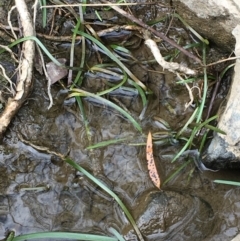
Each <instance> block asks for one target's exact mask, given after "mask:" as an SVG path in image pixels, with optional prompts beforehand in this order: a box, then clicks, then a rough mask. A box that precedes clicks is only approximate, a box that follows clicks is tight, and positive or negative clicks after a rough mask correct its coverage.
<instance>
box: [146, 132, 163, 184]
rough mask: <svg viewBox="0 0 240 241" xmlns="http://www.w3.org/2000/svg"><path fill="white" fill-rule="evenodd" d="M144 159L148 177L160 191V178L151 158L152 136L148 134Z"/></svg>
mask: <svg viewBox="0 0 240 241" xmlns="http://www.w3.org/2000/svg"><path fill="white" fill-rule="evenodd" d="M146 157H147V162H148V171H149V176H150V178H151V179H152V181H153V183H154V185H155V186H156V187H157V188H159V189H160V184H161V182H160V178H159V175H158V172H157V168H156V164H155V161H154V158H153V146H152V134H151V132H149V133H148V138H147V147H146Z"/></svg>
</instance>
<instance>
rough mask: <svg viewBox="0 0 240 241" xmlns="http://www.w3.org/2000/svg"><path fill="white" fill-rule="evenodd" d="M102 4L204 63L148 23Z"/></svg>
mask: <svg viewBox="0 0 240 241" xmlns="http://www.w3.org/2000/svg"><path fill="white" fill-rule="evenodd" d="M100 1H101V2H102V3H107V4H109V6H110V7H111V8H112V9H114V10H115V11H117V12H118V13H120V14H121V15H122V16H124V17H126V18H128V19H130V20H131V21H132V22H134V23H137V24H138V25H140V26H142V27H143V28H145V29H146V30H148V31H150V32H152V33H153V34H154V35H156V36H157V37H159V38H161V39H162V40H164V41H166V42H168V43H169V44H170V45H172V46H173V47H175V48H177V49H179V50H180V51H181V52H182V53H184V54H185V55H187V56H188V57H189V58H191V59H194V60H195V61H196V62H198V63H202V61H201V60H200V59H199V58H198V57H196V56H195V55H193V54H192V53H190V52H188V51H187V50H186V49H184V48H183V47H181V46H180V45H178V44H177V43H175V42H174V41H173V40H171V39H169V38H168V37H167V36H166V35H164V34H162V33H160V32H158V31H156V30H155V29H153V28H152V27H150V26H148V25H147V24H146V23H144V22H142V21H141V20H139V19H137V18H136V17H134V16H133V15H131V14H129V13H127V12H125V11H124V10H122V9H121V8H119V7H118V6H115V5H112V3H110V2H108V1H106V0H100Z"/></svg>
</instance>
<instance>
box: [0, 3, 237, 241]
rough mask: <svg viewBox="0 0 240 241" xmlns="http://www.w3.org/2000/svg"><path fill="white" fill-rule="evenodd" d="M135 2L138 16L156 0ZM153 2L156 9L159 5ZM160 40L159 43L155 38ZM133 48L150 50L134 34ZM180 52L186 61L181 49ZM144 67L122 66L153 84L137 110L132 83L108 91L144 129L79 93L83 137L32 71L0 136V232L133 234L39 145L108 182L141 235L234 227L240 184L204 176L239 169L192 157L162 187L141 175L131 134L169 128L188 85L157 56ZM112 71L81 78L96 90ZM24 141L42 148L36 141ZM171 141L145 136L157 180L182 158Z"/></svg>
mask: <svg viewBox="0 0 240 241" xmlns="http://www.w3.org/2000/svg"><path fill="white" fill-rule="evenodd" d="M146 8H147V9H146ZM135 10H136V12H137V13H138V14H139V16H141V13H142V14H143V13H145V12H146V10H147V14H146V15H143V16H144V17H145V18H146V19H144V20H145V21H147V20H151V18H152V17H153V16H154V17H156V16H155V15H156V9H154V8H152V7H146V6H145V7H144V8H139V9H138V8H136V9H135ZM162 10H163V11H162V14H165V11H167V9H165V8H163V9H162ZM154 14H155V15H154ZM160 15H161V14H159V16H158V17H161V16H160ZM162 27H163V24H158V25H157V28H159V29H161V28H162ZM176 33H178V34H179V33H181V36H183V37H184V38H186V39H187V37H189V36H188V34H187V32H186V31H185V30H184V29H182V28H181V29H180V28H177V27H172V28H171V29H170V36H175V37H176V36H177V35H176ZM187 41H188V40H186V42H187ZM161 48H162V49H164V48H165V47H164V46H162V45H161ZM132 52H133V54H134V56H135V57H136V58H137V59H148V58H149V57H151V54H150V52H149V50H147V49H146V47H145V46H144V45H143V44H142V45H141V47H140V48H139V49H138V50H133V51H132ZM92 58H93V59H91V58H90V59H89V63H88V64H92V63H93V62H94V61H96V59H95V56H93V57H92ZM179 59H180V60H181V61H183V62H184V63H188V62H189V61H187V60H186V58H185V57H184V56H180V57H179ZM91 61H92V62H91ZM145 67H146V66H145ZM147 68H148V69H151V70H152V71H147V70H146V69H144V68H143V66H142V65H137V64H135V65H132V66H131V70H132V72H133V73H134V74H136V76H138V77H139V78H140V79H141V80H142V81H143V82H144V83H145V84H146V85H147V86H148V88H149V89H151V90H152V91H153V93H154V94H153V95H149V104H148V108H147V110H146V112H145V114H144V115H141V114H142V103H141V99H140V97H139V95H138V93H137V92H136V91H131V90H130V91H129V89H128V91H126V89H121V90H119V91H115V92H114V93H112V94H111V95H109V96H107V98H108V99H109V100H112V101H115V102H116V103H118V104H119V103H120V104H121V105H122V107H124V108H126V109H127V110H128V111H129V112H130V113H131V115H132V116H133V117H134V118H135V119H136V120H137V121H138V122H139V123H140V124H141V127H142V128H143V134H142V133H140V132H138V131H137V130H136V129H135V128H134V127H133V125H132V124H131V123H130V122H129V121H127V120H126V119H125V118H124V117H123V116H122V115H121V114H120V113H118V112H117V111H116V110H113V109H111V108H110V107H108V106H106V105H104V104H102V103H99V102H98V101H96V100H94V99H93V98H85V99H84V108H85V111H86V116H87V119H88V123H89V128H90V134H91V137H90V140H89V138H88V136H87V133H86V129H85V126H84V122H83V119H82V116H81V114H80V112H79V109H78V108H77V105H76V103H75V102H74V100H73V101H72V100H66V95H67V94H66V93H64V91H62V90H61V87H60V85H58V84H56V85H55V86H53V87H52V95H53V99H54V106H53V107H52V108H51V109H50V110H48V109H47V107H48V105H49V101H48V96H47V92H46V89H47V87H46V86H47V83H46V80H45V79H43V78H42V77H41V76H39V75H38V74H37V73H36V74H35V77H34V78H35V84H34V91H33V93H32V94H31V96H30V97H29V98H28V100H27V101H26V103H25V105H24V106H23V107H22V109H21V110H20V111H19V113H18V114H17V116H16V117H15V118H14V120H13V122H12V124H11V126H10V128H9V130H8V132H7V133H6V136H5V138H4V141H3V143H2V145H1V146H0V170H1V175H0V194H1V195H0V238H1V239H3V238H4V237H5V233H7V232H8V231H9V230H10V231H11V230H14V231H15V232H16V235H20V234H27V233H33V232H42V231H72V232H83V233H94V234H105V235H111V234H110V232H109V230H108V229H109V228H110V227H113V228H115V229H116V230H118V231H119V232H120V233H121V234H122V235H124V237H125V238H126V240H137V236H136V234H135V233H134V231H133V229H132V226H131V225H130V224H129V222H128V220H127V218H126V217H125V215H124V213H123V212H122V210H121V209H120V207H119V206H118V204H117V203H116V202H115V201H113V200H112V198H111V197H110V196H109V195H108V194H107V193H105V192H104V191H102V190H101V189H100V188H99V187H97V186H96V185H95V184H93V183H92V182H91V181H89V180H88V179H87V178H86V177H85V176H84V175H82V174H81V173H79V172H76V171H75V170H74V169H73V168H72V167H71V166H69V165H68V164H67V163H65V162H63V161H62V160H60V159H59V158H57V157H56V156H55V155H50V154H48V153H47V152H46V151H45V150H46V149H44V148H48V149H49V150H51V151H53V152H57V153H61V154H62V155H68V156H69V157H70V158H72V159H73V160H74V161H76V162H77V163H78V164H80V165H81V166H83V167H84V168H85V169H87V170H88V171H89V172H90V173H92V174H93V175H94V176H96V177H97V178H98V179H100V180H101V181H102V182H103V183H104V184H105V185H107V186H108V187H109V188H110V189H111V190H112V191H114V192H115V193H116V194H117V195H118V196H119V197H120V198H121V200H122V201H123V202H124V203H125V204H126V206H127V207H128V208H129V210H130V212H131V213H132V214H133V216H134V218H135V219H136V221H137V224H138V227H139V228H140V230H141V232H142V233H143V235H144V237H145V240H160V239H161V240H192V239H193V238H194V240H195V241H196V240H199V241H202V240H206V241H208V240H224V241H225V240H231V239H232V238H233V237H234V236H235V235H236V234H237V233H238V228H237V227H238V226H239V220H240V203H239V200H238V199H239V188H236V187H232V186H223V185H219V184H214V183H213V180H214V179H226V180H233V181H239V177H238V170H235V171H232V170H230V171H229V170H228V171H219V172H216V173H214V172H204V173H201V172H200V171H199V170H198V169H197V168H196V167H195V164H194V163H193V162H191V163H190V164H189V165H187V166H186V167H185V168H183V169H182V171H181V172H179V173H178V174H177V175H176V176H175V177H174V178H173V179H172V180H171V181H170V182H168V183H167V184H166V185H164V186H162V190H158V189H156V188H155V186H154V185H153V183H152V181H151V180H150V178H149V175H148V170H147V163H146V160H145V146H144V145H136V144H138V143H145V142H146V134H147V133H148V131H151V132H153V133H155V132H158V131H162V124H161V123H160V122H159V121H157V118H156V117H160V118H162V119H163V120H165V121H167V122H168V123H169V125H170V127H171V130H172V131H177V130H178V129H179V128H180V127H182V126H183V125H184V124H185V123H186V121H187V120H188V118H189V116H190V115H191V114H192V112H193V111H194V108H191V107H190V108H189V109H187V110H185V103H186V102H188V101H189V96H188V92H187V91H186V89H185V87H184V86H181V85H177V84H176V77H175V76H174V75H173V74H171V73H166V72H165V73H164V74H163V73H160V72H162V69H161V68H160V67H159V66H158V65H156V64H155V65H152V66H147ZM153 71H155V72H153ZM114 81H116V79H110V78H109V77H106V76H103V75H100V74H98V73H87V74H85V77H84V85H83V88H85V89H87V90H89V91H91V92H98V91H102V90H104V89H106V88H108V82H111V83H113V82H114ZM195 94H196V93H195ZM196 95H197V94H196ZM221 98H223V97H222V96H221V97H219V99H221ZM140 116H141V120H140V118H139V117H140ZM120 138H127V141H125V142H122V143H120V144H115V145H110V146H107V147H103V148H99V149H93V150H86V148H87V147H88V146H89V145H90V144H96V143H98V142H101V141H107V140H111V139H120ZM33 145H36V146H41V147H42V148H43V147H44V148H43V149H42V151H40V150H37V149H36V148H34V147H33ZM180 148H181V145H180V144H177V143H168V144H167V145H160V144H159V145H154V158H155V161H156V165H157V168H158V171H159V174H160V177H161V181H162V183H163V182H164V181H165V180H166V179H167V178H168V177H169V176H170V175H171V174H172V173H174V172H175V171H176V170H177V169H178V168H179V167H180V166H181V165H182V164H184V163H185V162H186V161H187V160H186V159H183V158H179V159H178V160H177V161H176V162H174V163H171V160H172V158H173V157H174V156H175V154H176V153H177V152H178V151H179V149H180Z"/></svg>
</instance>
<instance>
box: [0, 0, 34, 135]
mask: <svg viewBox="0 0 240 241" xmlns="http://www.w3.org/2000/svg"><path fill="white" fill-rule="evenodd" d="M15 4H16V8H17V10H18V12H19V16H20V20H21V24H22V28H23V35H24V37H26V36H33V35H35V32H34V28H33V25H32V21H31V16H30V13H29V12H28V9H27V5H26V3H25V1H24V0H15ZM34 54H35V45H34V41H33V40H27V41H25V42H24V43H23V46H22V54H21V56H22V57H21V59H20V61H19V62H20V63H19V66H20V70H19V80H18V82H17V84H16V94H15V96H14V97H13V98H9V100H8V102H7V105H6V107H5V109H4V111H3V113H2V114H1V116H0V139H2V138H3V135H4V133H5V131H6V130H7V127H8V125H9V124H10V122H11V120H12V118H13V117H14V116H15V114H16V113H17V111H18V110H19V109H20V107H21V106H22V104H23V103H24V101H25V99H26V98H27V96H28V94H29V91H30V89H31V86H32V75H33V58H34Z"/></svg>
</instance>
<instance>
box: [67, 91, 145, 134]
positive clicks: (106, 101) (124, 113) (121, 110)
mask: <svg viewBox="0 0 240 241" xmlns="http://www.w3.org/2000/svg"><path fill="white" fill-rule="evenodd" d="M72 91H73V93H71V94H70V95H69V96H68V97H69V98H70V97H73V96H74V97H75V96H90V97H93V98H95V99H97V100H99V101H101V102H103V103H104V104H106V105H108V106H110V107H112V108H113V109H115V110H117V111H119V112H120V113H121V114H122V115H124V116H125V117H126V118H127V119H128V120H129V121H130V122H131V123H132V124H133V125H134V126H135V128H136V129H137V130H139V131H140V132H142V128H141V126H140V125H139V124H138V123H137V121H136V120H135V119H134V118H133V117H132V116H131V115H130V114H128V113H127V112H126V111H125V110H123V109H122V108H120V107H119V106H117V105H116V104H114V103H112V102H111V101H109V100H106V99H104V98H102V97H100V96H98V95H95V94H92V93H90V92H87V91H84V90H81V89H72Z"/></svg>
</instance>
